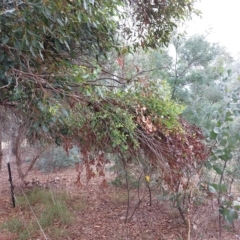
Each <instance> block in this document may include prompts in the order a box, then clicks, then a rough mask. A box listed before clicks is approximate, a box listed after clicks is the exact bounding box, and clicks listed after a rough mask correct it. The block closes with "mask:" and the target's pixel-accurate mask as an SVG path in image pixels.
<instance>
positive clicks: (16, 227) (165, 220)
mask: <svg viewBox="0 0 240 240" xmlns="http://www.w3.org/2000/svg"><path fill="white" fill-rule="evenodd" d="M5 165H6V164H5ZM12 165H13V164H12ZM12 176H13V183H14V185H15V187H14V192H15V195H16V207H15V208H13V207H12V200H11V194H10V183H9V181H8V170H7V166H3V168H2V170H0V181H1V184H0V240H14V239H20V240H21V239H22V240H23V239H34V240H35V239H36V240H42V239H53V240H55V239H56V240H58V239H60V240H61V239H63V240H65V239H71V240H74V239H75V240H91V239H92V240H94V239H99V240H100V239H106V240H117V239H119V240H120V239H122V240H133V239H134V240H137V239H139V240H141V239H143V240H144V239H145V240H185V239H188V238H187V234H188V228H187V225H186V224H184V223H183V220H182V218H181V216H180V214H179V212H178V211H177V209H176V208H173V207H171V206H172V204H171V203H169V202H167V201H162V200H161V201H160V200H159V199H158V198H157V197H156V196H153V200H152V206H149V197H148V192H147V191H145V190H141V191H140V195H141V196H145V195H146V197H145V198H144V199H143V201H142V203H141V204H140V206H139V207H138V208H136V206H137V195H138V194H137V189H132V190H131V192H130V208H129V216H131V214H132V213H133V211H134V209H135V208H136V209H135V213H134V214H133V216H132V219H131V221H129V222H127V223H125V218H126V210H127V199H128V198H127V192H126V189H124V188H121V187H116V186H113V185H112V184H110V182H111V181H112V180H113V179H114V178H115V176H114V175H112V174H111V173H108V174H107V183H108V184H107V185H108V186H107V185H106V184H102V177H95V178H94V179H93V180H91V181H90V182H89V183H88V184H87V185H85V186H84V187H79V185H77V184H76V179H77V172H76V170H75V168H67V169H62V170H59V171H56V172H53V173H47V174H46V173H43V172H41V171H39V170H36V169H35V170H32V171H31V172H30V173H29V174H28V176H27V178H26V179H25V184H23V183H20V181H19V180H18V177H17V172H16V169H15V168H14V165H13V167H12ZM36 186H37V187H38V188H41V189H45V190H46V191H51V193H53V195H52V198H53V202H54V203H55V201H57V196H59V195H56V194H55V193H56V192H62V193H65V194H66V196H67V197H66V199H67V200H66V203H67V209H68V211H69V212H70V215H71V216H70V217H71V221H70V220H69V222H68V221H66V222H65V223H63V222H59V221H58V220H54V223H53V226H45V227H44V228H43V229H42V231H41V230H40V227H38V226H37V230H33V228H31V226H33V221H35V222H37V221H39V222H41V221H40V220H39V219H40V217H39V214H40V213H41V211H42V212H43V209H41V208H37V207H36V205H37V204H41V203H36V204H35V205H31V199H28V197H29V196H30V195H29V194H28V192H29V191H31V189H33V188H36ZM23 196H25V197H26V203H25V205H24V206H23V199H24V198H23ZM29 198H30V197H29ZM39 198H40V197H39ZM54 199H55V200H54ZM39 201H43V200H39ZM210 206H212V204H210V205H209V206H206V205H204V206H199V207H198V209H197V211H196V212H195V214H196V216H197V217H196V218H195V220H194V222H193V223H192V225H193V229H192V230H191V231H192V232H191V239H204V240H207V239H219V237H218V236H219V230H218V213H217V209H214V207H213V209H211V208H210ZM39 209H40V210H39ZM210 209H211V210H210ZM61 211H62V212H63V211H65V210H64V209H61ZM65 214H67V213H65ZM61 216H62V215H61ZM69 219H70V218H69ZM4 224H5V225H4ZM36 225H37V224H35V226H36ZM1 226H2V227H1ZM3 226H5V228H4V227H3ZM30 228H31V229H30ZM24 232H25V234H23V233H24ZM222 239H223V240H235V239H240V224H239V220H238V221H237V222H236V223H235V226H234V230H233V228H232V227H230V229H229V230H227V229H225V228H222Z"/></svg>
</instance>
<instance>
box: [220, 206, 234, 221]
mask: <svg viewBox="0 0 240 240" xmlns="http://www.w3.org/2000/svg"><path fill="white" fill-rule="evenodd" d="M219 212H220V214H222V215H223V216H224V218H225V220H226V221H227V222H228V223H229V224H232V223H233V221H234V220H235V219H238V213H237V212H236V211H235V210H234V209H232V208H230V209H228V208H224V207H221V208H220V209H219Z"/></svg>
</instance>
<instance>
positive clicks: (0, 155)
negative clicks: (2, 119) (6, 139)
mask: <svg viewBox="0 0 240 240" xmlns="http://www.w3.org/2000/svg"><path fill="white" fill-rule="evenodd" d="M2 140H3V139H2V128H1V123H0V170H1V169H2V162H3V146H2Z"/></svg>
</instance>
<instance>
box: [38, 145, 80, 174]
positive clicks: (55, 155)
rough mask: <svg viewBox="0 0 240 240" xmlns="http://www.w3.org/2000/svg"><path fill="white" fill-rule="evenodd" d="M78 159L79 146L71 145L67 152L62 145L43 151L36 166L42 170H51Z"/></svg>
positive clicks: (72, 163)
mask: <svg viewBox="0 0 240 240" xmlns="http://www.w3.org/2000/svg"><path fill="white" fill-rule="evenodd" d="M79 161H80V155H79V148H78V147H73V148H72V149H69V152H68V153H67V152H66V151H65V150H64V149H63V148H62V147H55V148H53V149H50V150H48V151H45V152H44V153H43V154H42V156H41V157H40V159H39V161H38V162H37V168H38V169H40V170H41V171H43V172H52V171H53V170H54V169H56V168H64V167H69V166H72V165H74V163H77V162H79Z"/></svg>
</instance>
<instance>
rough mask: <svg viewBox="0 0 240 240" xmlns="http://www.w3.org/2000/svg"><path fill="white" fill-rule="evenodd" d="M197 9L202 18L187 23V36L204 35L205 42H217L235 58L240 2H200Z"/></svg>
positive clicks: (238, 44) (239, 46) (239, 38)
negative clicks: (205, 35)
mask: <svg viewBox="0 0 240 240" xmlns="http://www.w3.org/2000/svg"><path fill="white" fill-rule="evenodd" d="M197 8H198V9H199V10H200V11H202V18H200V17H194V18H193V20H192V21H191V22H190V23H189V28H187V32H188V33H189V34H191V35H192V34H196V33H199V34H206V33H207V32H210V33H209V35H208V37H207V40H209V41H211V42H217V43H219V44H220V45H221V46H224V47H226V49H227V50H228V51H229V52H230V53H231V54H232V55H233V56H234V57H236V56H237V54H238V53H240V0H201V1H199V3H197Z"/></svg>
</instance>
